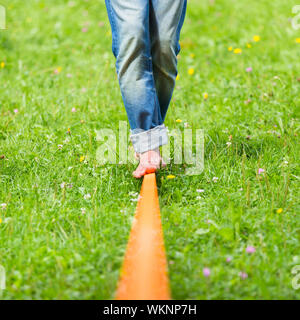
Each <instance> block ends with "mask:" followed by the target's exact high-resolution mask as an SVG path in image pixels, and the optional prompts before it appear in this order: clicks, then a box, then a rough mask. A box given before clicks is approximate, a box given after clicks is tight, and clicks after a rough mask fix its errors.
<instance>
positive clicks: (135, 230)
mask: <svg viewBox="0 0 300 320" xmlns="http://www.w3.org/2000/svg"><path fill="white" fill-rule="evenodd" d="M116 299H118V300H148V299H149V300H162V299H171V297H170V290H169V281H168V274H167V260H166V254H165V247H164V241H163V232H162V226H161V218H160V210H159V202H158V194H157V186H156V178H155V173H151V174H147V175H145V177H144V181H143V185H142V189H141V193H140V199H139V202H138V205H137V209H136V214H135V217H134V220H133V223H132V228H131V233H130V237H129V241H128V245H127V251H126V254H125V259H124V263H123V267H122V270H121V278H120V282H119V286H118V290H117V295H116Z"/></svg>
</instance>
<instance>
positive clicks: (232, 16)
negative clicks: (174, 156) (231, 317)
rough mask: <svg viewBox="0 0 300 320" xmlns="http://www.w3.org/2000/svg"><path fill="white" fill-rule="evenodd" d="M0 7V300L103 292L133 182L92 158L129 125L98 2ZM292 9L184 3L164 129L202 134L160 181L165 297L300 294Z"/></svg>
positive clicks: (265, 3) (297, 79)
mask: <svg viewBox="0 0 300 320" xmlns="http://www.w3.org/2000/svg"><path fill="white" fill-rule="evenodd" d="M0 2H1V4H2V5H4V6H5V7H6V14H7V30H0V82H1V87H0V119H1V121H0V158H1V159H0V204H1V207H0V243H1V248H0V265H2V266H3V267H4V268H5V270H6V290H4V291H0V297H2V299H111V298H113V297H114V293H115V289H116V285H117V281H118V277H119V270H120V267H121V264H122V260H123V255H124V252H125V249H126V242H127V239H128V236H129V232H130V226H131V222H132V219H133V215H134V212H135V206H136V201H135V200H136V197H137V193H138V192H139V190H140V186H141V181H139V180H135V179H133V178H132V177H131V172H132V171H133V169H134V167H135V165H134V164H132V163H128V164H125V165H104V166H103V165H101V164H99V163H98V162H97V159H96V151H97V148H98V147H99V142H98V141H97V139H96V131H97V130H99V129H101V128H111V129H113V130H115V131H116V132H117V129H118V125H119V120H123V121H124V120H126V119H127V117H126V113H125V109H124V107H123V104H122V99H121V95H120V92H119V87H118V83H117V78H116V75H115V69H114V64H115V61H114V57H113V55H112V53H111V32H110V26H109V23H108V19H107V16H106V10H105V5H104V1H103V0H98V1H92V0H86V1H83V0H81V1H69V0H68V1H66V0H51V1H50V0H27V1H20V0H1V1H0ZM294 5H296V3H295V2H294V1H291V0H286V1H282V0H273V1H271V0H261V1H254V0H250V1H246V0H242V1H237V0H236V1H234V0H216V1H213V0H210V1H209V0H203V1H199V0H189V3H188V12H187V18H186V21H185V24H184V27H183V31H182V36H181V48H182V50H181V52H180V56H179V77H178V80H177V86H176V90H175V92H174V98H173V101H172V104H171V106H170V112H169V114H168V116H167V119H166V125H167V126H168V128H169V129H174V128H180V129H182V130H183V129H184V127H185V126H189V128H193V129H204V131H205V169H204V171H203V173H202V174H200V175H197V176H188V175H185V174H184V165H174V164H171V165H170V166H169V167H168V168H167V169H166V170H162V171H160V172H159V173H158V174H157V181H158V188H159V196H160V204H161V213H162V223H163V229H164V237H165V244H166V250H167V256H168V262H169V273H170V282H171V289H172V296H173V298H174V299H299V298H300V289H298V290H296V289H295V288H293V286H292V279H293V277H295V275H293V274H292V272H291V270H292V268H293V267H294V266H296V265H300V217H299V209H300V205H299V179H300V173H299V107H300V94H299V93H300V43H299V42H300V29H299V30H298V31H297V30H294V29H293V28H292V26H291V18H292V17H293V16H294V15H293V13H292V7H293V6H294ZM176 120H177V121H176ZM179 120H182V122H180V121H179ZM129 150H132V149H131V148H130V146H129ZM170 175H173V176H174V178H173V179H170Z"/></svg>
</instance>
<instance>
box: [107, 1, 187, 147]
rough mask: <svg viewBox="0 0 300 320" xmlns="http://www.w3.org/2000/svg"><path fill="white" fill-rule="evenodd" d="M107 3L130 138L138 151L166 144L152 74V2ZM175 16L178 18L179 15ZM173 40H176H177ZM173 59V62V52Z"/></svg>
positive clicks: (165, 134)
mask: <svg viewBox="0 0 300 320" xmlns="http://www.w3.org/2000/svg"><path fill="white" fill-rule="evenodd" d="M164 1H165V0H164ZM174 1H175V2H177V1H178V0H174ZM180 1H181V0H180ZM105 2H106V6H107V12H108V16H109V20H110V24H111V27H112V38H113V44H112V50H113V53H114V55H115V57H116V69H117V74H118V79H119V83H120V88H121V93H122V97H123V101H124V105H125V108H126V111H127V115H128V120H129V124H130V127H131V133H132V134H131V141H132V143H133V146H134V149H135V151H136V152H138V153H142V152H145V151H148V150H153V149H156V148H158V147H159V146H161V145H163V144H166V143H167V141H168V138H167V130H166V128H165V126H164V124H163V118H164V116H165V115H164V116H163V117H162V113H161V108H160V101H159V97H158V95H157V89H156V83H155V79H154V75H153V57H152V51H151V49H152V45H151V34H150V24H151V21H150V15H151V14H150V3H151V2H150V1H149V0H135V1H131V0H105ZM167 2H170V0H167ZM160 8H162V7H160ZM173 8H174V9H175V7H173ZM180 9H182V8H180ZM174 17H177V14H176V15H174ZM174 17H173V18H174ZM175 23H177V22H176V21H175ZM177 24H178V23H177ZM177 28H178V25H177ZM172 39H173V38H172ZM172 41H174V43H176V41H175V39H173V40H172ZM175 58H176V56H175ZM170 59H171V60H172V65H174V57H173V55H171V56H170ZM167 69H169V67H167ZM175 77H176V75H175ZM169 91H170V90H168V92H169ZM168 104H169V102H168Z"/></svg>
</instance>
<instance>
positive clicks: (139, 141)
mask: <svg viewBox="0 0 300 320" xmlns="http://www.w3.org/2000/svg"><path fill="white" fill-rule="evenodd" d="M138 131H139V132H138ZM131 133H132V134H131V135H130V140H131V142H132V144H133V148H134V150H135V152H137V153H143V152H146V151H149V150H154V149H157V148H159V147H160V146H162V145H164V144H167V143H168V133H167V128H166V127H165V125H164V124H162V125H160V126H157V127H155V128H153V129H150V130H147V131H144V130H143V131H141V129H136V130H132V131H131Z"/></svg>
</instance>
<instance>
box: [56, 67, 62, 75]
mask: <svg viewBox="0 0 300 320" xmlns="http://www.w3.org/2000/svg"><path fill="white" fill-rule="evenodd" d="M61 72H62V67H57V68H56V69H55V70H54V73H55V74H59V73H61Z"/></svg>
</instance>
